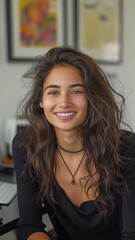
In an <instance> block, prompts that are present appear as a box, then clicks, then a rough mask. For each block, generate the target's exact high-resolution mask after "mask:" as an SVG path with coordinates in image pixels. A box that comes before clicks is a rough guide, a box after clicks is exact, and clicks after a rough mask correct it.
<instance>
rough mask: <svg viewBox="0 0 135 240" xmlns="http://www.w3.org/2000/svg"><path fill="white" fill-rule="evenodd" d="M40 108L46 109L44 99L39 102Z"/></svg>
mask: <svg viewBox="0 0 135 240" xmlns="http://www.w3.org/2000/svg"><path fill="white" fill-rule="evenodd" d="M39 106H40V107H41V108H43V107H44V106H43V101H42V99H41V100H40V101H39Z"/></svg>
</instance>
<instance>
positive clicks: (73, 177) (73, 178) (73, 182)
mask: <svg viewBox="0 0 135 240" xmlns="http://www.w3.org/2000/svg"><path fill="white" fill-rule="evenodd" d="M58 152H59V154H60V156H61V159H62V160H63V163H64V164H65V166H66V168H67V170H68V171H69V173H70V175H71V176H72V179H71V185H74V184H75V175H76V174H77V172H78V170H79V167H80V166H81V163H82V161H83V158H84V155H85V152H84V154H83V156H82V158H81V160H80V163H79V165H78V167H77V169H76V171H75V173H74V174H72V172H71V171H70V169H69V167H68V165H67V164H66V162H65V160H64V157H63V156H62V154H61V151H60V149H59V148H58Z"/></svg>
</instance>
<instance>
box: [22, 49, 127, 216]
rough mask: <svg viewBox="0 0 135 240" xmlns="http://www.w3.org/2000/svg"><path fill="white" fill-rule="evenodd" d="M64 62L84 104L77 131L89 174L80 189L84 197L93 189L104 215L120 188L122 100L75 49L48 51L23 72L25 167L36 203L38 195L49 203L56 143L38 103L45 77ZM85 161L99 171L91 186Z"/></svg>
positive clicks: (93, 63)
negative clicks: (26, 87) (78, 79)
mask: <svg viewBox="0 0 135 240" xmlns="http://www.w3.org/2000/svg"><path fill="white" fill-rule="evenodd" d="M65 64H66V65H67V64H68V65H71V66H74V67H76V68H77V69H79V71H80V73H81V76H82V78H83V80H84V90H85V93H86V96H87V99H88V103H89V107H88V117H87V119H86V121H85V122H84V123H83V125H82V127H81V128H82V129H81V133H82V139H83V144H84V148H85V149H87V151H86V154H87V160H86V170H87V172H88V176H89V178H88V180H87V182H86V185H85V191H86V193H87V195H89V190H90V188H91V187H92V185H93V184H94V186H96V189H97V191H98V197H97V199H96V201H95V203H96V205H97V207H98V209H100V211H101V213H103V214H105V215H106V214H107V213H110V212H112V211H113V210H114V208H115V200H116V197H117V196H118V195H119V194H121V193H122V189H125V187H126V183H125V180H124V178H123V176H122V174H121V171H120V169H121V164H122V162H123V159H122V158H121V156H120V155H119V148H120V143H121V137H122V134H123V131H121V130H120V125H121V122H122V113H123V107H124V103H125V100H124V97H123V96H122V95H121V94H119V93H117V92H116V91H115V90H114V89H113V88H112V86H111V85H110V83H109V81H108V79H107V77H106V74H105V73H104V72H103V70H102V69H101V68H100V67H99V65H98V64H97V63H96V61H95V60H94V59H93V58H91V57H89V56H88V55H86V54H84V53H83V52H81V51H79V50H77V49H73V48H70V47H56V48H53V49H50V50H49V51H48V52H47V54H45V55H44V56H40V57H38V58H37V59H36V60H35V62H34V63H33V65H32V67H31V68H30V69H29V70H28V71H27V73H25V74H24V77H25V78H29V79H32V86H31V90H30V92H29V93H28V94H27V96H26V98H25V104H23V110H24V111H23V114H24V116H25V118H27V119H28V121H29V123H30V125H29V127H28V130H27V131H29V132H28V134H27V138H26V139H25V146H26V149H27V154H28V159H27V161H28V162H27V166H28V167H29V169H34V171H35V173H36V174H35V175H36V178H37V180H38V181H39V184H40V189H39V195H38V197H39V199H42V198H43V197H44V196H46V197H47V198H48V199H54V189H55V187H57V183H56V180H55V174H54V171H53V169H54V168H55V154H56V150H57V140H56V136H55V132H54V128H53V126H52V125H51V124H50V123H49V122H48V121H47V119H46V117H45V115H44V112H43V109H41V108H40V106H39V101H40V99H41V97H42V93H43V83H44V81H45V79H46V77H47V76H48V74H49V73H50V72H51V70H52V69H53V68H54V67H55V66H58V65H59V66H61V65H62V66H63V65H65ZM118 102H119V104H118ZM91 161H94V165H95V168H96V171H97V172H98V173H99V179H98V180H97V181H96V182H95V181H94V177H93V176H92V172H91V167H90V166H91ZM92 179H93V181H92ZM91 182H92V184H91ZM101 206H102V207H101Z"/></svg>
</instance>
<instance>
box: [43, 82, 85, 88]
mask: <svg viewBox="0 0 135 240" xmlns="http://www.w3.org/2000/svg"><path fill="white" fill-rule="evenodd" d="M74 87H83V84H80V83H76V84H71V85H69V88H74ZM48 88H60V86H58V85H54V84H52V85H48V86H47V87H46V88H45V90H46V89H48Z"/></svg>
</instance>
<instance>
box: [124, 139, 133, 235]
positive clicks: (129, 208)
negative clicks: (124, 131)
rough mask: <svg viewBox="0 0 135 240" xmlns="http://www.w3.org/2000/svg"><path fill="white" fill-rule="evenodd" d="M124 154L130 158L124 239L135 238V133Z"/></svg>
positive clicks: (128, 161) (126, 173)
mask: <svg viewBox="0 0 135 240" xmlns="http://www.w3.org/2000/svg"><path fill="white" fill-rule="evenodd" d="M123 151H124V152H125V154H124V156H125V157H127V158H129V160H127V163H126V165H125V167H124V176H125V178H126V181H127V185H128V189H129V190H128V193H127V194H126V196H125V197H123V198H122V209H121V224H122V233H121V236H122V240H135V135H134V134H132V137H131V139H129V140H127V141H126V143H125V144H124V145H123Z"/></svg>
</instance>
